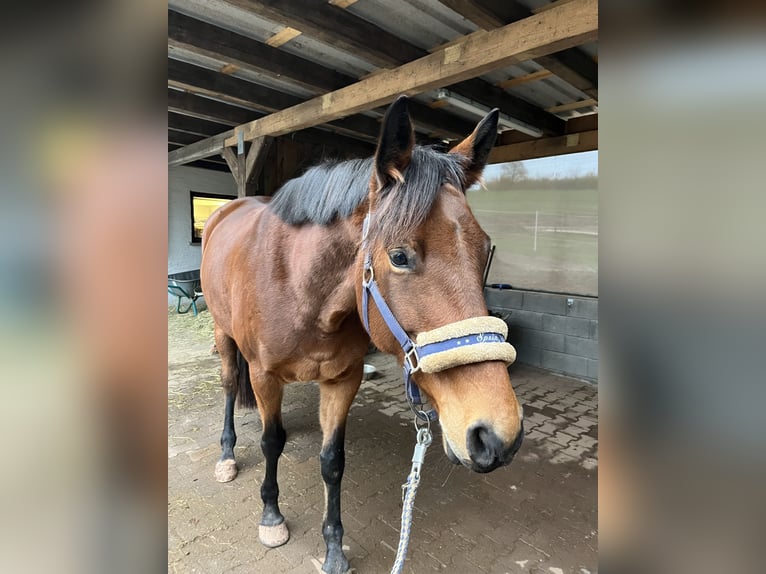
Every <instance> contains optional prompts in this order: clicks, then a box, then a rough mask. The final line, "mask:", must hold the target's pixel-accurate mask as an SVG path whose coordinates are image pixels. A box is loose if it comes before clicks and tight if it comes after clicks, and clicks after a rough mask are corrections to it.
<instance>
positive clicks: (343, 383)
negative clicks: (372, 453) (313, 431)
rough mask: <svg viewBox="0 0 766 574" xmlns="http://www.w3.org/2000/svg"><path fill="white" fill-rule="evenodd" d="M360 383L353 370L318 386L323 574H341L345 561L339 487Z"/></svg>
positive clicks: (346, 568)
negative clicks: (350, 415)
mask: <svg viewBox="0 0 766 574" xmlns="http://www.w3.org/2000/svg"><path fill="white" fill-rule="evenodd" d="M361 381H362V368H361V365H359V368H358V369H353V376H351V377H349V378H346V379H343V380H336V381H328V382H324V383H320V386H319V388H320V396H321V404H320V415H319V418H320V423H321V425H322V435H323V436H322V451H321V453H320V454H319V460H320V463H321V468H322V479H323V480H324V483H325V515H324V522H323V523H322V535H323V536H324V541H325V544H326V545H327V554H326V556H325V560H324V565H323V566H322V571H323V572H326V573H327V574H344V573H345V572H347V571H348V560H347V559H346V556H345V554H343V524H342V522H341V520H340V484H341V480H342V479H343V470H344V468H345V465H346V453H345V448H344V441H345V434H346V417H347V415H348V410H349V408H350V407H351V402H352V401H353V400H354V397H355V396H356V393H357V391H358V390H359V385H360V384H361Z"/></svg>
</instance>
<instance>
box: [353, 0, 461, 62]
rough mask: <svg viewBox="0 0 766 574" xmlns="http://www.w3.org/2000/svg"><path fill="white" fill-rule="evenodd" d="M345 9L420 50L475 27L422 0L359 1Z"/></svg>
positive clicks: (449, 12)
mask: <svg viewBox="0 0 766 574" xmlns="http://www.w3.org/2000/svg"><path fill="white" fill-rule="evenodd" d="M437 5H438V6H437ZM439 7H441V8H439ZM347 10H348V11H349V12H351V13H352V14H354V15H355V16H359V17H360V18H362V19H364V20H366V21H367V22H370V23H371V24H374V25H375V26H377V27H378V28H381V29H382V30H385V31H386V32H389V33H391V34H393V35H395V36H397V37H399V38H402V39H403V40H404V41H406V42H408V43H410V44H413V45H415V46H418V47H419V48H422V49H423V50H430V49H432V48H434V47H436V46H440V45H441V44H444V43H445V42H449V41H450V40H454V39H455V38H458V37H459V36H462V35H464V34H468V33H470V32H472V31H474V30H475V29H476V27H475V26H474V25H473V24H471V23H470V22H468V21H467V20H466V19H465V18H462V17H460V16H458V15H457V14H455V13H454V12H452V11H451V10H449V9H447V8H446V7H444V6H443V5H442V4H440V3H438V2H428V1H425V0H420V1H418V2H405V1H404V0H360V1H359V2H355V3H353V4H351V6H349V7H348V8H347Z"/></svg>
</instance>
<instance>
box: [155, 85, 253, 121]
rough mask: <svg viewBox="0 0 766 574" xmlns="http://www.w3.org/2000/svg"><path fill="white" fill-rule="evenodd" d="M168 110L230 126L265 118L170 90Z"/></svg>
mask: <svg viewBox="0 0 766 574" xmlns="http://www.w3.org/2000/svg"><path fill="white" fill-rule="evenodd" d="M168 109H169V110H170V111H172V112H176V113H179V114H182V115H185V116H193V117H196V118H200V119H203V120H208V121H212V122H218V123H221V124H227V125H230V126H236V125H239V124H244V123H246V122H249V121H252V120H254V119H256V118H259V117H262V116H263V112H257V111H254V110H246V109H244V108H238V107H235V106H230V105H228V104H225V103H222V102H217V101H215V100H211V99H208V98H202V97H200V96H195V95H194V94H189V93H187V92H179V91H178V90H171V89H168Z"/></svg>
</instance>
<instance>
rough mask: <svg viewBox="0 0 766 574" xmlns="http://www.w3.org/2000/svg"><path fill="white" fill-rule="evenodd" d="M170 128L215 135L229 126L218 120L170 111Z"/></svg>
mask: <svg viewBox="0 0 766 574" xmlns="http://www.w3.org/2000/svg"><path fill="white" fill-rule="evenodd" d="M168 128H169V129H173V130H176V131H179V132H186V133H188V134H195V135H200V136H214V135H215V134H220V133H221V132H223V131H226V130H227V129H228V128H229V126H227V125H226V124H220V123H217V122H210V121H207V120H201V119H199V118H194V117H192V116H183V115H181V114H177V113H175V112H168Z"/></svg>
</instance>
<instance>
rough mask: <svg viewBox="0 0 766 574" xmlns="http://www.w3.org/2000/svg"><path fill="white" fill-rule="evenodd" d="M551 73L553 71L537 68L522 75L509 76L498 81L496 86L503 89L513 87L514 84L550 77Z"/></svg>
mask: <svg viewBox="0 0 766 574" xmlns="http://www.w3.org/2000/svg"><path fill="white" fill-rule="evenodd" d="M552 75H553V72H551V71H550V70H538V71H537V72H532V73H531V74H525V75H523V76H518V77H516V78H511V79H509V80H505V81H502V82H499V83H498V84H497V87H498V88H503V89H504V90H505V89H508V88H515V87H516V86H521V85H523V84H528V83H529V82H536V81H538V80H543V79H545V78H550V77H551V76H552Z"/></svg>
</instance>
